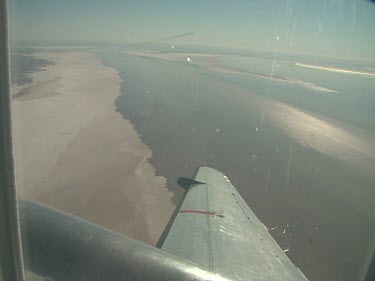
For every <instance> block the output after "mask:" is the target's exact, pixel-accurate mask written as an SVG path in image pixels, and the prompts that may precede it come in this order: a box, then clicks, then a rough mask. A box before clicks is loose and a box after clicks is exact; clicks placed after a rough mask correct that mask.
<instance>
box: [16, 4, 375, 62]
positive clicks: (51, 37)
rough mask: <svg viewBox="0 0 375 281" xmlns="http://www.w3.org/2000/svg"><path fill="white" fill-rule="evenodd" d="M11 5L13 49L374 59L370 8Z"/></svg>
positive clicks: (374, 9)
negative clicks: (147, 46) (72, 47)
mask: <svg viewBox="0 0 375 281" xmlns="http://www.w3.org/2000/svg"><path fill="white" fill-rule="evenodd" d="M10 4H11V5H10V6H11V7H10V8H11V17H10V26H11V39H12V41H13V42H27V41H29V42H30V41H31V42H76V43H78V42H82V43H83V44H84V43H85V42H86V43H90V42H91V43H92V42H96V43H101V44H134V43H139V42H148V41H150V42H153V41H158V40H160V39H163V38H164V39H165V38H167V39H168V37H169V40H168V42H170V43H171V44H175V45H191V46H215V47H223V48H234V49H241V50H263V51H270V52H287V53H303V54H305V53H306V54H313V55H324V56H335V57H348V58H367V59H371V60H372V59H375V53H374V52H373V50H374V49H375V39H374V38H373V37H370V36H369V34H371V32H372V29H373V27H374V26H375V17H374V16H373V15H374V12H375V5H374V4H373V3H371V2H370V1H365V0H363V1H362V0H353V1H352V0H346V1H335V0H333V1H323V0H321V1H314V2H308V1H262V2H254V3H253V2H249V1H245V0H236V1H225V0H220V1H212V0H210V1H204V2H200V1H190V2H188V3H186V2H183V1H168V0H165V1H160V2H158V3H156V2H154V1H137V2H133V1H129V0H126V1H119V0H112V1H87V0H77V1H72V0H68V1H64V2H55V1H47V0H35V1H26V0H14V1H11V3H10ZM187 33H191V35H190V36H182V37H179V35H181V34H187ZM174 36H176V38H173V37H174Z"/></svg>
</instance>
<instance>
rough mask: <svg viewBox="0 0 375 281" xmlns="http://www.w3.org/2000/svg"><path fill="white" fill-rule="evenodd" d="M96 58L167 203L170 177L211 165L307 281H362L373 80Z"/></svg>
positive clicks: (281, 67) (278, 68)
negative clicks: (162, 183) (108, 71)
mask: <svg viewBox="0 0 375 281" xmlns="http://www.w3.org/2000/svg"><path fill="white" fill-rule="evenodd" d="M100 57H101V59H102V60H103V62H104V63H105V64H107V65H109V66H112V67H114V68H116V69H117V70H118V71H119V72H120V75H121V78H122V79H123V82H122V87H121V96H120V97H119V98H118V99H117V101H116V107H117V110H118V111H119V112H121V113H122V114H123V116H124V118H126V119H129V120H130V121H131V122H132V123H133V125H134V126H135V129H136V130H137V132H138V133H139V134H140V136H141V139H142V141H143V142H144V143H146V144H147V145H148V146H149V147H150V148H151V150H152V151H153V155H152V158H151V159H150V162H151V163H152V165H154V167H155V168H156V171H157V173H158V174H159V175H162V176H164V177H166V178H167V180H168V188H169V189H170V190H172V191H173V192H174V193H175V194H176V196H175V202H177V201H178V200H179V198H180V195H181V190H180V188H179V187H177V185H176V180H177V178H178V177H180V176H187V177H191V176H193V175H194V171H195V170H196V169H197V168H198V167H200V166H211V167H213V168H215V169H218V170H220V171H222V172H223V173H224V174H226V175H228V177H229V178H230V180H231V182H232V183H233V184H234V185H235V186H236V187H237V188H238V190H239V192H240V193H241V195H242V196H243V197H244V199H245V201H246V202H247V203H248V204H249V206H250V208H252V210H253V211H254V212H255V214H256V215H257V216H258V217H259V219H260V220H261V221H262V222H263V223H264V224H265V225H266V226H267V227H268V228H269V231H270V233H271V234H272V235H273V236H274V237H275V239H276V240H277V242H278V243H279V244H280V245H281V247H282V248H283V249H285V250H287V254H288V256H289V257H290V258H291V259H292V261H293V262H294V263H295V264H296V266H297V267H299V268H300V269H301V270H302V271H303V272H304V273H305V275H306V276H307V277H308V278H309V280H358V279H360V277H361V274H362V273H363V270H364V265H365V264H366V262H367V259H368V257H369V256H370V255H371V253H372V250H373V249H371V248H370V247H369V245H373V242H374V233H375V227H374V219H375V207H374V206H373V202H372V201H373V200H372V198H374V196H375V190H374V186H375V176H374V175H373V173H372V172H371V171H374V169H375V148H374V144H375V142H374V140H375V137H374V136H375V133H374V132H375V125H374V123H373V122H372V121H373V120H375V97H374V95H373V93H372V92H373V89H374V88H375V79H374V78H371V77H370V78H369V77H364V76H360V75H344V74H340V73H331V72H327V71H321V70H316V69H307V68H302V67H298V66H296V65H295V62H293V61H290V60H289V61H288V60H275V59H266V58H257V57H246V58H244V57H238V56H225V57H222V58H221V59H220V60H219V62H218V64H219V65H225V66H226V67H232V68H234V67H237V68H240V69H242V70H244V71H247V72H251V73H252V74H251V73H250V74H251V75H249V74H244V73H224V72H221V71H215V70H214V69H209V68H205V67H202V66H199V65H196V64H194V63H189V62H188V61H187V62H186V63H181V62H171V61H165V60H158V59H152V58H144V57H136V56H129V55H125V54H119V53H112V54H110V53H101V54H100ZM341 64H343V65H345V63H341ZM254 73H257V74H262V75H268V76H270V77H268V78H267V77H261V76H256V75H253V74H254ZM272 77H274V78H278V77H282V79H281V78H280V79H272ZM285 79H286V80H287V81H284V80H285Z"/></svg>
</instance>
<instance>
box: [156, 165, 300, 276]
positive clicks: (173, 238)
mask: <svg viewBox="0 0 375 281" xmlns="http://www.w3.org/2000/svg"><path fill="white" fill-rule="evenodd" d="M176 212H177V215H176V216H175V218H174V221H173V223H172V224H171V225H170V228H169V229H168V233H167V234H166V235H164V237H163V238H161V239H162V240H163V241H161V242H160V243H159V246H160V245H161V244H162V245H161V248H162V249H163V250H165V251H167V252H169V253H172V254H175V255H177V256H180V257H182V258H185V259H188V260H191V261H193V262H195V263H196V264H199V265H202V266H205V267H207V268H209V269H211V270H212V271H215V272H218V273H222V274H225V275H227V276H229V277H232V278H234V279H237V280H307V278H306V277H305V276H304V275H303V273H302V272H301V271H300V270H299V269H298V268H297V267H295V266H294V264H293V263H292V262H291V261H290V259H289V258H288V257H287V255H286V254H285V253H284V252H283V250H282V249H281V248H280V247H279V245H278V244H277V243H276V242H275V240H274V239H273V238H272V236H271V235H270V234H269V233H268V230H267V228H266V227H265V226H264V225H263V224H262V223H261V222H260V221H259V219H258V218H257V217H256V216H255V214H254V213H253V212H252V211H251V209H250V208H249V207H248V205H247V204H246V203H245V201H244V200H243V199H242V197H241V196H240V194H239V193H238V192H237V190H236V188H234V187H233V186H232V184H231V183H230V181H229V180H228V178H227V177H226V176H225V175H224V174H223V173H221V172H219V171H216V170H214V169H212V168H208V167H201V168H200V169H199V170H198V172H197V174H196V177H195V181H192V185H191V186H190V187H189V188H188V191H187V193H186V196H185V199H184V201H183V203H182V204H181V206H180V208H179V209H177V210H176Z"/></svg>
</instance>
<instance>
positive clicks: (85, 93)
mask: <svg viewBox="0 0 375 281" xmlns="http://www.w3.org/2000/svg"><path fill="white" fill-rule="evenodd" d="M35 57H37V58H43V59H46V60H48V61H52V62H54V63H53V64H51V65H47V66H46V67H45V68H44V69H43V70H40V71H37V72H34V73H32V74H31V75H30V78H31V80H32V82H31V83H29V84H26V85H23V86H21V87H17V86H14V87H13V88H12V97H13V101H12V107H13V108H12V109H13V128H14V145H15V161H16V173H17V177H16V181H17V185H18V190H19V194H20V195H21V197H24V198H28V199H31V200H35V201H38V202H41V203H44V204H46V205H49V206H52V207H55V208H57V209H60V210H63V211H66V212H69V213H72V214H74V215H77V216H79V217H82V218H84V219H87V220H89V221H92V222H94V223H97V224H98V225H101V226H103V227H107V228H109V229H111V230H114V231H117V232H119V233H122V234H126V235H129V236H131V237H133V238H135V239H138V240H141V241H143V242H146V243H148V244H151V245H153V244H155V243H156V241H157V239H158V238H159V235H160V234H161V232H162V231H163V229H164V227H165V225H166V224H167V223H168V220H169V218H170V215H171V214H172V212H173V210H174V205H173V203H172V201H171V198H172V196H173V194H172V193H171V192H170V191H168V190H167V188H166V187H165V186H166V179H165V178H163V177H161V176H156V175H155V168H154V167H153V166H152V165H151V164H150V163H149V161H148V159H149V158H150V157H151V155H152V151H151V150H150V149H149V148H148V147H147V146H146V145H145V144H144V143H142V141H141V140H140V138H139V135H138V134H137V133H136V131H135V130H134V128H133V125H132V124H131V123H130V122H129V121H128V120H126V119H124V118H123V117H122V116H121V114H120V113H118V112H117V111H116V107H115V100H116V99H117V98H118V96H119V95H120V82H121V78H120V76H119V74H118V72H117V70H115V69H113V68H111V67H108V66H104V65H103V64H102V63H101V61H100V59H99V58H97V57H96V56H95V55H93V54H91V53H86V52H76V51H75V52H57V53H45V52H43V53H41V52H37V53H36V54H35Z"/></svg>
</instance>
